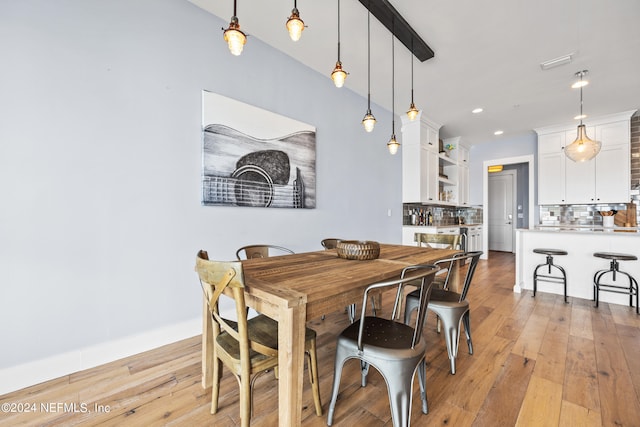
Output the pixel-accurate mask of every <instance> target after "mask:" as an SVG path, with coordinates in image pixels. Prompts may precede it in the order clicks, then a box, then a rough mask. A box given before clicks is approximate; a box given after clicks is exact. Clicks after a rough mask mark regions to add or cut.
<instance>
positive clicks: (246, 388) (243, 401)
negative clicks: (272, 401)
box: [240, 374, 251, 427]
mask: <svg viewBox="0 0 640 427" xmlns="http://www.w3.org/2000/svg"><path fill="white" fill-rule="evenodd" d="M250 422H251V378H250V377H249V375H242V374H240V425H241V426H242V427H249V424H250Z"/></svg>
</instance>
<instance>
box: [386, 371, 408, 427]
mask: <svg viewBox="0 0 640 427" xmlns="http://www.w3.org/2000/svg"><path fill="white" fill-rule="evenodd" d="M412 379H413V375H412V376H411V377H409V378H405V376H404V375H396V376H393V377H390V378H387V387H388V388H389V403H390V404H391V420H392V421H393V427H408V426H409V420H410V418H411V388H412V387H411V384H412V383H413V381H412Z"/></svg>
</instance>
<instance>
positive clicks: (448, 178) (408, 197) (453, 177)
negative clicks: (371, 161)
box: [402, 114, 469, 206]
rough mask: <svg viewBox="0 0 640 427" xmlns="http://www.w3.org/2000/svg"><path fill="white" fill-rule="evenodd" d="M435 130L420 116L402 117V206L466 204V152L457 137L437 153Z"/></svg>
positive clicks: (434, 125)
mask: <svg viewBox="0 0 640 427" xmlns="http://www.w3.org/2000/svg"><path fill="white" fill-rule="evenodd" d="M439 130H440V125H439V124H437V123H434V122H431V121H429V120H428V119H426V118H424V117H422V115H421V114H420V115H419V116H418V118H417V119H416V120H414V121H409V120H408V119H407V118H406V117H402V201H403V203H423V204H438V205H450V206H468V205H469V168H468V162H469V151H468V149H467V148H466V147H464V146H462V145H461V144H460V138H451V139H447V140H445V141H443V150H442V151H440V149H439V146H440V145H439ZM447 146H450V147H452V149H447V148H446V147H447Z"/></svg>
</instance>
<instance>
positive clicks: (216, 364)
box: [211, 355, 222, 414]
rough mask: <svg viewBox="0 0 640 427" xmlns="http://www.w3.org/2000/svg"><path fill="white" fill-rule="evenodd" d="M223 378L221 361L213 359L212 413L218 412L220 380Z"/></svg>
mask: <svg viewBox="0 0 640 427" xmlns="http://www.w3.org/2000/svg"><path fill="white" fill-rule="evenodd" d="M221 377H222V366H221V363H220V360H219V359H218V358H217V357H215V355H214V359H213V381H212V385H211V413H212V414H215V413H217V412H218V396H220V378H221Z"/></svg>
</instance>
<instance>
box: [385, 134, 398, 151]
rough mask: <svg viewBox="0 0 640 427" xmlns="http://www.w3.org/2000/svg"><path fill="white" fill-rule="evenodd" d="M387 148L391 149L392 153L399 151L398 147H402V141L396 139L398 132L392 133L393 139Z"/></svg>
mask: <svg viewBox="0 0 640 427" xmlns="http://www.w3.org/2000/svg"><path fill="white" fill-rule="evenodd" d="M387 148H388V149H389V153H390V154H396V153H397V152H398V148H400V143H398V141H397V140H396V134H395V133H393V134H391V139H390V140H389V142H387Z"/></svg>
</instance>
